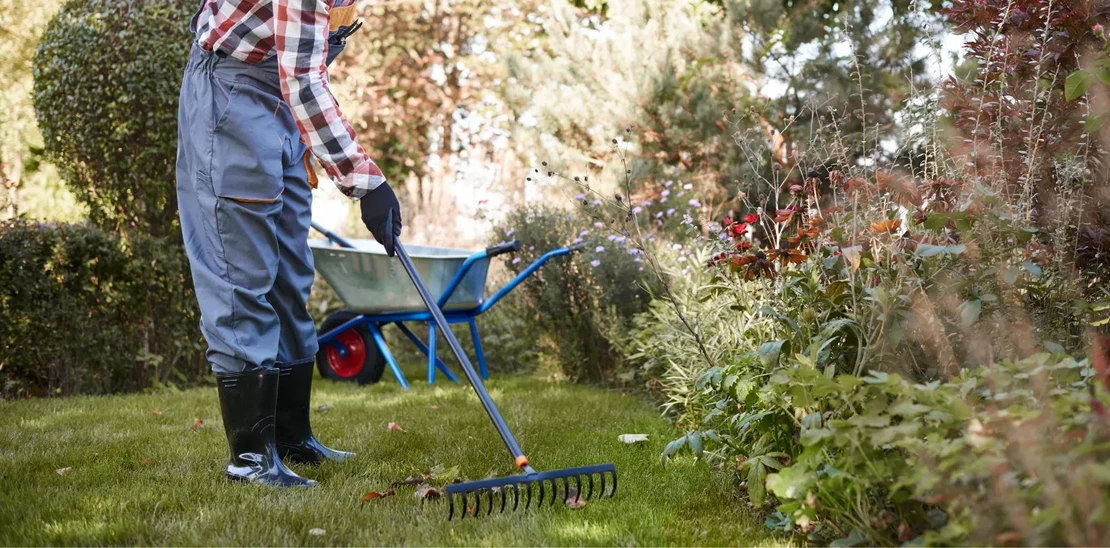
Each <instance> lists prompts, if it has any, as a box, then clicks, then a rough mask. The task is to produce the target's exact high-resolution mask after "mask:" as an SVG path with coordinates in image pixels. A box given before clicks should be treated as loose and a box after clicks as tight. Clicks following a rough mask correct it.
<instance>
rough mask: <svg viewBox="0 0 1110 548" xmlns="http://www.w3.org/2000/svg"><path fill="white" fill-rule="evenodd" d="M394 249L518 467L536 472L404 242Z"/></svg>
mask: <svg viewBox="0 0 1110 548" xmlns="http://www.w3.org/2000/svg"><path fill="white" fill-rule="evenodd" d="M394 250H395V251H396V252H397V259H399V260H400V261H401V265H402V266H403V267H404V268H405V272H407V273H408V275H409V279H411V280H412V283H413V285H415V286H416V291H417V293H420V299H421V300H423V301H424V305H425V306H427V307H428V312H431V314H432V321H434V322H435V324H436V327H438V328H439V331H440V332H441V333H443V336H444V338H446V339H447V345H448V346H450V347H451V351H452V352H454V354H455V357H456V358H458V360H459V363H460V364H461V365H462V368H463V373H466V378H467V380H469V381H470V386H471V387H473V388H474V393H475V394H477V395H478V399H479V400H481V401H482V407H484V408H485V409H486V414H487V415H489V418H490V420H491V421H493V425H494V426H495V427H496V428H497V433H498V434H501V439H502V441H504V442H505V446H506V447H507V448H508V449H509V453H512V455H513V459H515V461H516V464H517V466H518V467H520V468H521V469H523V470H524V471H525V472H529V473H531V472H532V471H533V470H532V469H531V468H530V467H529V466H528V458H527V457H525V456H524V452H523V451H521V449H520V444H519V443H517V441H516V438H514V437H513V433H512V432H510V431H509V426H508V425H507V424H505V419H503V418H501V412H500V411H498V410H497V406H496V405H495V404H494V403H493V399H492V398H490V395H489V392H488V391H486V387H485V385H484V384H482V378H481V377H479V376H478V373H477V372H476V371H475V370H474V366H473V365H470V360H469V359H468V358H467V357H466V353H465V352H463V349H462V346H461V345H460V344H459V340H458V339H457V338H455V334H454V333H452V332H451V326H450V325H449V324H448V323H447V318H445V317H444V316H443V310H441V309H440V308H439V305H437V304H436V301H435V299H434V298H432V294H431V293H429V292H428V287H427V286H425V285H424V281H423V280H421V279H420V274H418V273H417V272H416V266H415V265H413V264H412V259H410V258H409V254H408V252H407V251H405V246H403V245H401V242H400V241H395V247H394Z"/></svg>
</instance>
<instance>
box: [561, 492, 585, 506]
mask: <svg viewBox="0 0 1110 548" xmlns="http://www.w3.org/2000/svg"><path fill="white" fill-rule="evenodd" d="M563 502H565V503H566V504H567V508H570V509H572V510H577V509H579V508H585V507H586V499H584V498H582V497H580V496H579V495H578V490H577V489H575V488H573V487H571V488H570V489H567V496H566V499H565V500H564V501H563Z"/></svg>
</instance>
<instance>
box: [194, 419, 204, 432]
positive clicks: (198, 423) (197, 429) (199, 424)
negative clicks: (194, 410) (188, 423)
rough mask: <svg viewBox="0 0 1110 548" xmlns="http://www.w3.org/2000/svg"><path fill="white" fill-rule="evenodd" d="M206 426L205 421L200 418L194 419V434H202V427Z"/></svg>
mask: <svg viewBox="0 0 1110 548" xmlns="http://www.w3.org/2000/svg"><path fill="white" fill-rule="evenodd" d="M203 426H204V421H202V420H200V417H197V418H195V419H193V432H200V429H201V427H203Z"/></svg>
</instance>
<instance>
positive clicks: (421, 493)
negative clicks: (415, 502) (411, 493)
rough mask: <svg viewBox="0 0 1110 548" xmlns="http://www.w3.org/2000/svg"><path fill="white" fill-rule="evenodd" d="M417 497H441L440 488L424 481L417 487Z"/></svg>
mask: <svg viewBox="0 0 1110 548" xmlns="http://www.w3.org/2000/svg"><path fill="white" fill-rule="evenodd" d="M416 498H418V499H421V500H435V499H438V498H439V490H438V489H436V488H435V487H432V486H431V485H428V484H427V483H422V484H420V485H419V486H417V488H416Z"/></svg>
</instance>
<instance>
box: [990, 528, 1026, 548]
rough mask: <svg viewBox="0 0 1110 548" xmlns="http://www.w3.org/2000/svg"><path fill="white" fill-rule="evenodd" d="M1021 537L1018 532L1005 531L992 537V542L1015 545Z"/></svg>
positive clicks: (1000, 544)
mask: <svg viewBox="0 0 1110 548" xmlns="http://www.w3.org/2000/svg"><path fill="white" fill-rule="evenodd" d="M1021 538H1022V537H1021V534H1020V533H1016V532H1014V531H1009V532H1006V533H999V534H998V536H996V537H994V543H995V544H997V545H999V546H1016V545H1017V544H1018V543H1019V542H1021Z"/></svg>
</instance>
